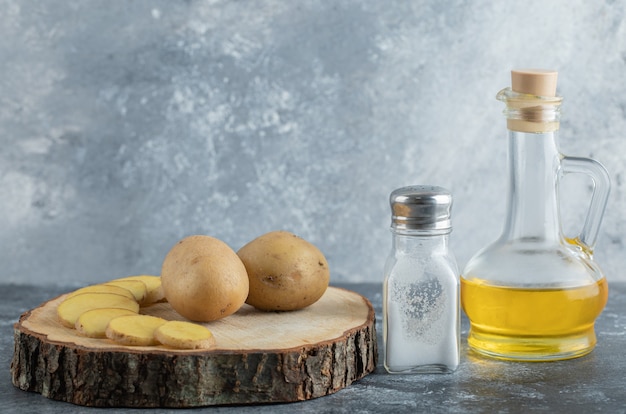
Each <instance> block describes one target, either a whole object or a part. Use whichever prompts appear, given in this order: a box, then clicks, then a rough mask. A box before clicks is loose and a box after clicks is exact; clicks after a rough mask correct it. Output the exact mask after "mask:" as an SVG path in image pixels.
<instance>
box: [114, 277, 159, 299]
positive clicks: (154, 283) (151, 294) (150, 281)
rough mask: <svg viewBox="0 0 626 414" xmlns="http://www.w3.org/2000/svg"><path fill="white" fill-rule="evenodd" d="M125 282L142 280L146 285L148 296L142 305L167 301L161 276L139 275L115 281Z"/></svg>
mask: <svg viewBox="0 0 626 414" xmlns="http://www.w3.org/2000/svg"><path fill="white" fill-rule="evenodd" d="M124 280H140V281H142V282H143V283H145V284H146V288H147V294H146V297H145V298H144V300H143V301H142V302H141V304H142V305H151V304H153V303H157V302H163V301H164V300H165V293H163V287H162V286H161V277H160V276H151V275H137V276H128V277H123V278H120V279H115V280H113V282H117V281H124Z"/></svg>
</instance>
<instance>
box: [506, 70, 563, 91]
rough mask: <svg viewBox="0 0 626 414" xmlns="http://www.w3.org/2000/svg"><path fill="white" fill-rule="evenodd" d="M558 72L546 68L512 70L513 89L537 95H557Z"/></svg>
mask: <svg viewBox="0 0 626 414" xmlns="http://www.w3.org/2000/svg"><path fill="white" fill-rule="evenodd" d="M557 76H558V72H557V71H554V70H545V69H518V70H512V71H511V89H513V91H515V92H517V93H525V94H529V95H535V96H546V97H552V96H556V80H557Z"/></svg>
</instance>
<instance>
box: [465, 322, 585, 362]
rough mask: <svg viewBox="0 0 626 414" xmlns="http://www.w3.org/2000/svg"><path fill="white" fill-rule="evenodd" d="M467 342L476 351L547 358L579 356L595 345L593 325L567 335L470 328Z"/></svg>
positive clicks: (538, 359) (500, 356)
mask: <svg viewBox="0 0 626 414" xmlns="http://www.w3.org/2000/svg"><path fill="white" fill-rule="evenodd" d="M467 343H468V345H469V347H470V349H471V350H473V351H474V352H476V353H478V354H480V355H484V356H487V357H491V358H496V359H501V360H506V361H526V362H548V361H560V360H565V359H573V358H579V357H582V356H584V355H587V354H588V353H590V352H591V351H593V348H594V347H595V345H596V335H595V332H594V330H593V328H592V329H590V330H588V331H585V332H581V333H576V334H572V335H566V336H547V337H546V336H520V337H512V336H504V335H499V334H492V333H484V332H476V330H475V329H470V332H469V335H468V338H467Z"/></svg>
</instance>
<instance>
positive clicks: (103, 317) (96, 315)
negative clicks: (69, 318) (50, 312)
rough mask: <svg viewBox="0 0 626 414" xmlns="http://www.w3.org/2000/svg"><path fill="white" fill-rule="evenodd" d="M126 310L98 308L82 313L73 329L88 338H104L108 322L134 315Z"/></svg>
mask: <svg viewBox="0 0 626 414" xmlns="http://www.w3.org/2000/svg"><path fill="white" fill-rule="evenodd" d="M136 314H137V313H136V312H133V311H131V310H128V309H120V308H98V309H91V310H88V311H87V312H84V313H82V314H81V315H80V316H79V317H78V319H77V320H76V325H75V328H76V330H77V331H78V332H80V333H81V334H82V335H84V336H87V337H89V338H105V337H106V329H107V326H108V325H109V322H110V321H111V319H113V318H117V317H118V316H126V315H136Z"/></svg>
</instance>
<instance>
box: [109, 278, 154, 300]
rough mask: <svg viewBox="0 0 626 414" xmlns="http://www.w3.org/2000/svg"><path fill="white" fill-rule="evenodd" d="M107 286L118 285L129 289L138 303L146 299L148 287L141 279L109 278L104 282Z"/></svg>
mask: <svg viewBox="0 0 626 414" xmlns="http://www.w3.org/2000/svg"><path fill="white" fill-rule="evenodd" d="M104 284H105V285H109V286H119V287H123V288H124V289H128V290H130V291H131V293H132V294H133V296H135V300H136V301H137V302H139V303H140V304H141V303H142V302H143V301H144V300H145V299H146V296H147V295H148V287H147V286H146V284H145V283H144V282H142V281H141V280H120V279H117V280H110V281H108V282H105V283H104Z"/></svg>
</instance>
